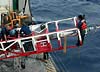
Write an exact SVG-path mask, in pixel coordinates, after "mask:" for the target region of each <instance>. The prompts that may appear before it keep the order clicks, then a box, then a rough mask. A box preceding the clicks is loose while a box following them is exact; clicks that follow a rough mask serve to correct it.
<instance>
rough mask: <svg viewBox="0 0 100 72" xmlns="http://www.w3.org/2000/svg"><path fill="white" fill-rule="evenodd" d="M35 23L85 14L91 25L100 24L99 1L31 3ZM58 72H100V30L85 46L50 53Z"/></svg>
mask: <svg viewBox="0 0 100 72" xmlns="http://www.w3.org/2000/svg"><path fill="white" fill-rule="evenodd" d="M29 3H30V9H31V13H32V16H34V18H35V20H34V21H39V22H47V21H52V20H58V19H64V18H69V17H74V16H77V15H79V14H85V15H86V20H87V24H88V25H96V24H100V0H30V1H29ZM50 54H51V56H52V58H53V60H54V62H55V65H56V68H57V72H100V29H98V30H96V31H91V32H89V33H88V35H87V36H86V37H85V42H84V45H83V46H82V47H79V48H75V49H68V50H67V53H66V54H63V51H57V52H52V53H50Z"/></svg>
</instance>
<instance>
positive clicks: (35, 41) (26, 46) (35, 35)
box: [0, 0, 82, 60]
mask: <svg viewBox="0 0 100 72" xmlns="http://www.w3.org/2000/svg"><path fill="white" fill-rule="evenodd" d="M1 2H2V1H1ZM20 3H21V4H20ZM22 3H23V4H22ZM18 4H19V5H18ZM12 5H13V6H12ZM2 14H7V15H8V16H9V18H10V22H9V23H7V24H6V26H11V28H13V29H15V27H14V26H15V22H16V21H17V22H18V27H17V28H16V30H17V32H18V36H17V37H16V36H10V35H8V36H6V38H7V40H2V39H1V40H0V60H3V59H8V58H16V57H20V56H29V55H31V54H41V53H46V52H53V51H57V50H64V52H66V50H67V48H76V47H77V46H76V45H75V44H74V45H67V42H68V41H67V40H68V38H70V37H76V38H77V39H78V37H79V41H80V43H81V44H82V39H81V35H80V30H79V29H78V28H77V27H76V25H77V17H71V18H66V19H61V20H56V21H50V22H46V23H42V24H34V23H33V20H32V19H33V17H31V13H30V10H29V5H28V0H13V4H12V0H8V2H7V3H6V4H4V5H1V6H0V25H2V24H3V23H2V19H3V16H2ZM13 17H14V18H13ZM23 21H25V23H28V24H27V26H28V28H29V30H30V31H31V34H30V35H24V36H22V35H21V33H20V30H21V27H22V26H23V24H22V22H23ZM63 22H64V24H66V25H69V23H71V25H72V26H73V27H70V26H68V27H67V28H65V29H60V25H63ZM29 23H31V24H29ZM49 25H53V26H54V29H55V30H54V31H52V32H50V27H49ZM52 41H56V42H57V48H55V47H53V44H52ZM70 41H71V40H70ZM62 43H63V44H62Z"/></svg>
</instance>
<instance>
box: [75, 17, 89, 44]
mask: <svg viewBox="0 0 100 72" xmlns="http://www.w3.org/2000/svg"><path fill="white" fill-rule="evenodd" d="M78 20H79V21H78V25H77V27H78V29H79V30H80V34H81V38H82V44H83V42H84V37H85V35H86V30H87V24H86V21H85V15H79V16H78ZM82 44H80V41H79V37H78V42H77V46H81V45H82Z"/></svg>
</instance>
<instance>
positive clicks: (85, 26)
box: [81, 22, 87, 30]
mask: <svg viewBox="0 0 100 72" xmlns="http://www.w3.org/2000/svg"><path fill="white" fill-rule="evenodd" d="M86 28H87V24H86V22H82V25H81V29H82V30H85V29H86Z"/></svg>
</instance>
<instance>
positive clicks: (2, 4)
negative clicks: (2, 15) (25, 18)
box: [0, 0, 13, 10]
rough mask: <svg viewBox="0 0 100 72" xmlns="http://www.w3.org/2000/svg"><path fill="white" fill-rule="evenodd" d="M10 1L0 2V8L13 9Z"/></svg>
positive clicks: (3, 0)
mask: <svg viewBox="0 0 100 72" xmlns="http://www.w3.org/2000/svg"><path fill="white" fill-rule="evenodd" d="M12 3H13V2H12V0H0V7H5V8H6V9H10V10H12V9H13V4H12Z"/></svg>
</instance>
